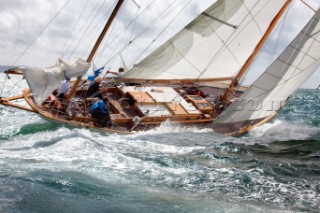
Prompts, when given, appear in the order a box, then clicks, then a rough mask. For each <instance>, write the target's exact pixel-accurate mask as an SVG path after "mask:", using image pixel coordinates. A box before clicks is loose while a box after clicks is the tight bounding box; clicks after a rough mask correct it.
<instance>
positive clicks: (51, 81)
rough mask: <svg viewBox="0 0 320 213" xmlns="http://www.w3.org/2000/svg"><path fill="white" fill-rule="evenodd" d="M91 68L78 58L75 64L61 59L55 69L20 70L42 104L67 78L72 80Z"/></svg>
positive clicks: (37, 101)
mask: <svg viewBox="0 0 320 213" xmlns="http://www.w3.org/2000/svg"><path fill="white" fill-rule="evenodd" d="M89 67H90V63H88V62H86V61H85V60H83V59H80V58H77V59H76V60H75V61H74V62H72V63H70V62H66V61H63V60H62V59H59V63H58V64H57V65H55V66H53V67H49V68H44V69H40V68H39V69H36V68H20V69H21V71H22V72H23V75H24V77H25V79H26V80H27V83H28V85H29V87H30V89H31V92H32V94H33V97H34V98H35V101H36V103H37V104H39V105H40V104H41V103H42V102H43V101H44V100H45V99H47V98H48V96H49V95H50V94H51V93H52V92H53V91H54V90H55V89H57V88H58V86H59V84H60V82H61V81H62V80H63V79H64V77H65V76H68V77H70V78H72V77H78V76H82V75H84V74H85V73H86V72H87V70H88V69H89Z"/></svg>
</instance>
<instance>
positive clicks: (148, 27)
mask: <svg viewBox="0 0 320 213" xmlns="http://www.w3.org/2000/svg"><path fill="white" fill-rule="evenodd" d="M154 1H155V0H153V1H152V3H151V4H153V2H154ZM175 3H177V1H174V2H173V3H171V4H170V6H169V8H171V7H173V5H174V4H175ZM151 4H149V5H148V7H149V6H151ZM148 7H147V8H148ZM147 8H146V9H147ZM146 9H145V10H146ZM167 9H168V8H167ZM145 10H143V11H142V12H141V13H140V14H142V13H143V12H144V11H145ZM165 12H166V13H165ZM170 12H171V11H169V12H168V11H163V12H162V13H161V14H160V15H159V16H158V17H157V18H155V19H154V20H153V21H152V22H151V23H150V24H149V25H148V26H147V27H146V28H145V29H144V30H143V31H141V32H140V33H139V34H138V35H137V36H136V37H134V39H132V40H131V41H129V43H128V44H127V45H126V46H124V47H123V48H122V49H121V51H118V52H117V54H114V55H113V56H112V57H111V58H112V59H113V60H111V59H108V61H107V62H106V63H105V65H104V66H106V64H107V63H110V62H112V61H114V60H115V59H116V58H115V56H116V55H119V54H120V53H121V52H122V51H124V50H125V49H126V48H127V47H128V46H129V45H131V44H132V43H133V41H135V40H136V39H137V38H139V37H140V36H141V35H143V34H144V33H145V32H147V31H148V30H150V29H151V26H153V25H154V24H155V23H157V22H158V21H160V20H161V18H163V16H164V15H163V14H165V16H167V15H168V14H169V13H170ZM140 14H139V15H140ZM132 23H133V22H131V23H130V24H129V25H127V26H130V25H131V24H132ZM125 29H126V28H125ZM125 29H124V30H123V31H125ZM123 31H122V32H123ZM122 32H121V33H119V34H118V35H117V36H116V37H115V38H114V39H113V40H112V41H111V42H110V43H113V42H114V41H115V40H116V39H118V38H119V36H120V35H121V34H122ZM104 50H105V48H104V49H103V50H102V51H101V52H100V53H98V54H96V57H97V56H98V55H100V54H101V53H102V52H103V51H104Z"/></svg>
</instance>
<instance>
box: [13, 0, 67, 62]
mask: <svg viewBox="0 0 320 213" xmlns="http://www.w3.org/2000/svg"><path fill="white" fill-rule="evenodd" d="M70 1H71V0H68V1H67V2H66V3H65V4H64V5H63V6H62V8H61V9H60V10H59V11H58V13H56V14H55V15H54V16H53V18H52V19H51V20H50V21H49V22H48V23H47V24H46V25H45V26H44V28H43V29H42V30H41V31H40V32H39V33H38V35H37V36H36V37H35V38H34V39H33V40H32V41H31V43H30V44H29V45H28V46H27V47H26V48H25V49H24V50H23V51H22V53H21V54H20V55H19V56H18V58H17V59H16V60H15V61H14V62H13V64H14V65H16V63H17V62H18V61H19V60H20V58H21V57H22V56H23V55H24V54H25V53H26V52H27V50H28V49H29V48H30V47H31V46H32V45H33V44H34V42H35V41H36V40H37V39H38V38H39V36H40V35H41V34H42V33H43V32H44V31H45V30H46V29H47V27H48V26H49V25H50V24H51V23H52V22H53V21H54V20H55V19H56V18H57V16H58V15H59V14H60V13H61V11H62V10H63V9H64V8H65V7H66V6H67V5H68V4H69V2H70Z"/></svg>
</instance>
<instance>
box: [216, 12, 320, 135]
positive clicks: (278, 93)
mask: <svg viewBox="0 0 320 213" xmlns="http://www.w3.org/2000/svg"><path fill="white" fill-rule="evenodd" d="M319 20H320V10H318V11H317V12H316V14H315V15H314V16H313V18H312V19H311V20H310V21H309V23H308V24H307V25H306V26H305V27H304V28H303V30H302V31H301V32H300V33H299V34H298V36H297V37H296V38H295V39H294V40H293V41H292V43H291V44H290V45H289V46H288V47H287V48H286V49H285V50H284V51H283V53H282V54H281V55H280V56H279V57H278V58H277V60H275V61H274V62H273V63H272V64H271V66H270V67H269V68H268V69H267V70H266V71H265V72H264V73H263V74H262V75H261V76H260V77H259V78H258V79H257V80H256V81H255V82H254V83H253V84H252V85H251V86H250V87H249V88H248V89H247V90H246V91H245V92H244V93H243V94H242V95H241V96H240V97H239V98H238V99H237V101H236V102H235V103H233V104H232V105H231V106H229V107H228V109H227V110H226V112H224V113H223V114H222V115H221V116H220V117H219V118H218V119H217V120H216V121H215V122H214V125H215V126H214V129H215V130H216V131H217V132H223V133H235V132H238V131H239V130H240V133H241V131H243V132H245V131H248V130H249V129H251V128H253V127H254V126H257V125H259V124H263V123H264V122H266V121H268V120H269V119H271V118H272V117H273V116H275V115H276V114H277V113H278V111H279V110H280V109H281V108H282V107H283V106H284V104H285V102H286V100H287V98H288V97H289V95H290V94H292V93H293V92H294V91H295V90H296V89H298V88H299V87H300V86H301V85H302V84H303V83H304V82H305V81H306V80H307V79H308V78H309V77H310V76H311V75H312V74H313V73H314V72H315V71H316V70H317V68H318V67H319V66H320V52H319V49H320V21H319Z"/></svg>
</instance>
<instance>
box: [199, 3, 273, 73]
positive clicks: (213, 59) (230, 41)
mask: <svg viewBox="0 0 320 213" xmlns="http://www.w3.org/2000/svg"><path fill="white" fill-rule="evenodd" d="M259 2H260V1H257V2H256V3H255V5H254V6H253V7H252V10H253V9H254V8H256V7H257V5H258V4H259ZM266 4H268V2H266V3H265V5H266ZM247 9H248V8H247ZM262 9H263V7H261V9H260V10H259V11H258V12H260V11H261V10H262ZM250 14H251V13H250V12H248V14H247V15H246V16H245V17H244V18H243V19H242V20H241V22H240V24H239V25H241V24H242V23H244V22H245V20H246V19H247V18H248V17H249V16H251V15H250ZM250 23H251V22H248V23H247V24H246V25H245V26H244V27H243V29H242V30H239V31H237V30H234V32H233V33H232V34H231V35H230V36H229V38H227V39H226V40H224V39H222V38H220V37H219V35H218V34H216V32H215V31H214V29H212V30H213V32H214V33H215V34H216V35H217V36H218V37H219V38H220V39H221V41H222V43H223V45H222V47H221V48H220V49H219V51H217V53H216V54H215V55H214V56H213V57H212V58H211V60H210V61H209V63H208V64H207V66H206V67H205V68H204V69H203V70H202V71H201V72H200V73H199V75H198V77H197V79H199V78H200V77H201V76H203V74H204V73H205V72H206V71H207V69H208V68H209V67H210V66H211V65H212V64H213V63H214V62H215V60H217V59H218V58H219V56H220V55H221V54H222V53H223V51H224V50H225V49H227V50H228V51H229V53H230V54H232V56H233V58H234V59H235V60H236V61H237V63H238V64H239V65H241V63H240V62H239V61H238V60H237V58H236V56H235V55H234V54H233V53H232V52H231V51H230V49H229V47H228V44H231V43H232V42H233V41H234V40H235V39H236V38H237V36H234V35H235V34H236V33H237V34H238V35H239V34H240V33H241V32H242V31H243V30H244V29H245V28H246V26H248V25H249V24H250ZM233 36H234V38H233V39H232V37H233Z"/></svg>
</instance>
